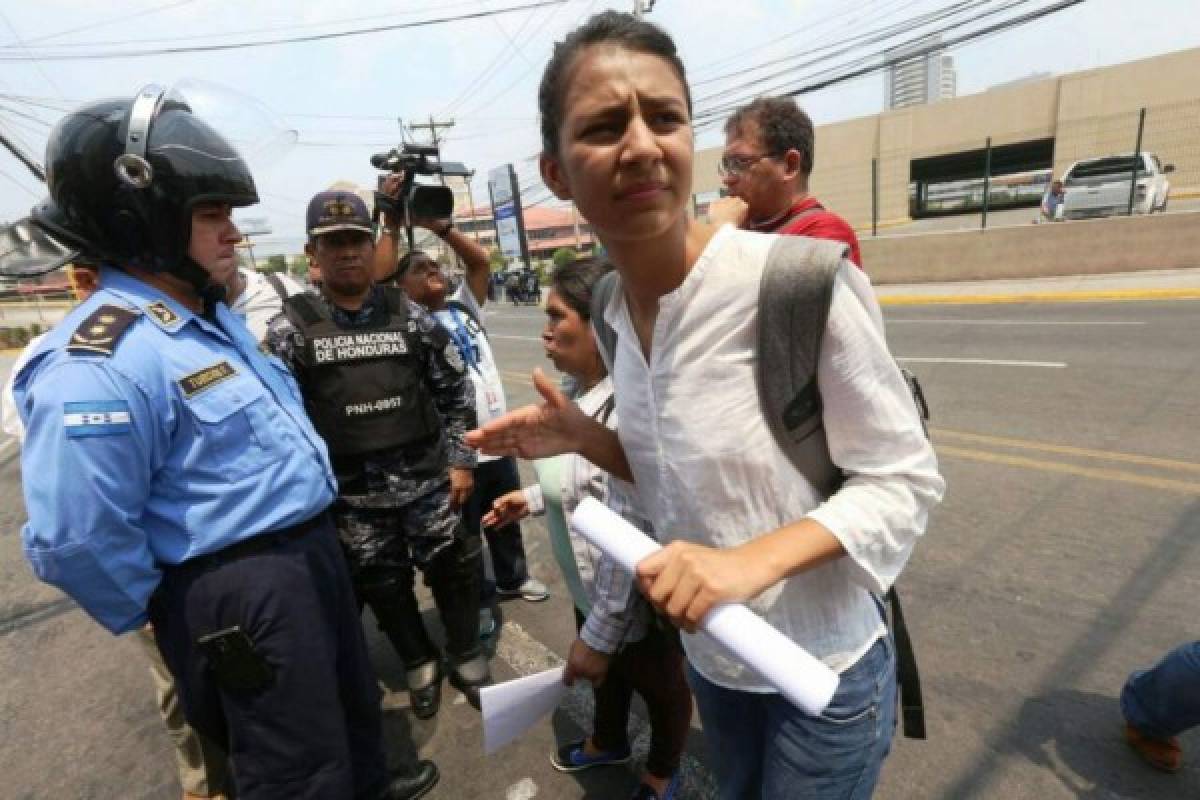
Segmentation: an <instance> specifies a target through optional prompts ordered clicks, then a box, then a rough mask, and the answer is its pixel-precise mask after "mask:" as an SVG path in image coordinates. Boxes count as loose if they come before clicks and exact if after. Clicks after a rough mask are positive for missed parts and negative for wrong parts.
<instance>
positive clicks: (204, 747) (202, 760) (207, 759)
mask: <svg viewBox="0 0 1200 800" xmlns="http://www.w3.org/2000/svg"><path fill="white" fill-rule="evenodd" d="M137 639H138V642H140V643H141V645H142V649H143V650H144V651H145V653H146V657H147V658H148V659H149V661H150V674H151V676H153V678H154V688H155V692H156V693H157V695H158V710H159V713H161V714H162V718H163V724H165V725H166V726H167V733H168V734H169V735H170V737H171V742H172V744H173V745H174V746H175V761H176V763H177V765H178V768H179V783H180V785H181V786H182V787H183V791H185V792H187V793H188V794H194V795H199V796H200V797H216V796H217V795H220V794H222V793H223V792H224V791H225V790H226V787H228V786H229V785H230V780H229V767H228V761H227V759H226V757H225V753H224V751H223V750H222V749H221V747H220V746H219V745H218V744H217V743H216V742H213V741H212V740H211V739H209V738H208V737H206V736H203V735H201V734H199V733H197V732H196V731H194V730H192V728H191V726H189V725H188V724H187V721H186V720H185V719H184V718H183V708H182V707H181V706H180V704H179V695H178V694H177V693H176V692H175V679H174V678H172V677H171V673H170V672H169V671H168V670H167V665H166V664H164V663H163V660H162V655H161V654H160V653H159V652H158V643H157V642H156V641H155V640H154V630H153V629H152V628H151V627H150V626H149V625H147V626H145V627H144V628H141V629H140V630H139V631H138V632H137Z"/></svg>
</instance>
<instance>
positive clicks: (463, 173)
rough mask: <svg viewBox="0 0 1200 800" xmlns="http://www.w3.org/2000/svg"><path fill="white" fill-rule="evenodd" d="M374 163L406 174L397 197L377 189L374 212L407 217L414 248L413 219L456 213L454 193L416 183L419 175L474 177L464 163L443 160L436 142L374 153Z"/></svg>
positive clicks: (373, 165) (407, 145)
mask: <svg viewBox="0 0 1200 800" xmlns="http://www.w3.org/2000/svg"><path fill="white" fill-rule="evenodd" d="M371 166H372V167H374V168H375V169H381V170H385V171H387V172H398V173H403V175H404V182H403V183H402V184H401V186H400V196H399V197H398V198H393V197H389V196H388V195H386V194H383V193H382V192H375V213H376V215H378V214H381V213H388V214H392V215H394V216H395V217H399V218H400V219H403V220H404V229H405V232H406V233H407V234H408V246H409V248H410V249H411V248H412V247H413V232H412V220H413V219H414V218H425V219H445V218H447V217H449V216H450V215H451V214H453V213H454V192H452V191H450V189H449V188H448V187H446V186H433V185H430V184H424V183H417V180H416V178H417V176H418V175H440V176H446V175H449V176H452V177H455V176H458V177H464V178H467V177H470V176H471V171H470V170H468V169H467V168H466V167H465V166H463V165H462V164H459V163H458V162H455V161H442V157H441V152H440V151H439V149H438V147H437V145H425V144H409V143H404V144H402V145H400V146H399V147H394V148H392V149H391V150H389V151H388V152H386V153H376V154H375V155H373V156H371Z"/></svg>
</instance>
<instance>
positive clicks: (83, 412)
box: [63, 400, 133, 439]
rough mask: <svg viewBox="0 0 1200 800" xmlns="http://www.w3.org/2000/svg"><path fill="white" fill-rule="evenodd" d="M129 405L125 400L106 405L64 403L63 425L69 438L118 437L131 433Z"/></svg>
mask: <svg viewBox="0 0 1200 800" xmlns="http://www.w3.org/2000/svg"><path fill="white" fill-rule="evenodd" d="M131 420H132V418H131V417H130V415H129V404H128V403H126V402H125V401H124V400H114V401H111V402H105V403H63V425H64V426H65V427H66V429H67V436H68V437H70V438H72V439H77V438H80V437H83V436H117V435H121V434H127V433H130V432H131V431H132V430H133V426H132V425H131V424H130V422H131Z"/></svg>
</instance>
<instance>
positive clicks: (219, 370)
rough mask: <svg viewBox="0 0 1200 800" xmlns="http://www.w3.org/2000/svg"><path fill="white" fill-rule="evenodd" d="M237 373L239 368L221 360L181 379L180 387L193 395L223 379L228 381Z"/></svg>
mask: <svg viewBox="0 0 1200 800" xmlns="http://www.w3.org/2000/svg"><path fill="white" fill-rule="evenodd" d="M234 375H237V370H236V369H234V368H233V366H232V365H230V363H229V362H228V361H219V362H217V363H216V364H213V365H212V366H211V367H205V368H204V369H202V370H197V371H196V372H193V373H192V374H191V375H185V376H183V377H182V378H180V379H179V388H180V389H183V394H184V396H186V397H189V398H191V397H193V396H195V395H197V394H199V393H200V392H203V391H204V390H205V389H211V388H212V387H214V386H216V385H217V384H218V383H220V382H221V381H226V380H229V379H230V378H232V377H233V376H234Z"/></svg>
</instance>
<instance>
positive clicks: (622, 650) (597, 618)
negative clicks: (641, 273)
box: [483, 259, 692, 800]
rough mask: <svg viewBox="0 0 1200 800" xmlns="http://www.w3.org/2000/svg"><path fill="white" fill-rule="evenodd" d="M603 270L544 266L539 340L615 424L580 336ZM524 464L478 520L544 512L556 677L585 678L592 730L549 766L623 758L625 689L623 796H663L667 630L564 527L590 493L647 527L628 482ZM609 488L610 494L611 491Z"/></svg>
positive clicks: (668, 701) (676, 740)
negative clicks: (639, 730) (638, 727)
mask: <svg viewBox="0 0 1200 800" xmlns="http://www.w3.org/2000/svg"><path fill="white" fill-rule="evenodd" d="M610 269H611V266H609V265H608V264H606V263H604V262H600V261H597V260H593V259H583V260H580V261H575V262H573V263H571V264H567V265H565V266H563V267H561V268H559V269H558V270H556V271H555V272H554V275H553V276H552V277H551V289H550V293H549V295H548V296H547V298H546V318H547V319H546V327H545V328H544V329H543V331H542V342H543V344H544V345H545V348H546V355H547V357H549V358H550V360H551V361H553V362H554V366H555V367H557V368H558V369H559V371H561V372H564V373H566V374H567V375H568V376H570V377H571V379H572V382H573V383H574V386H575V387H576V391H575V392H574V396H573V398H572V399H573V400H574V402H575V403H576V405H577V406H578V407H579V409H580V410H581V411H582V412H583V413H584V414H587V415H588V416H589V417H591V418H592V419H595V420H596V421H597V422H600V423H601V424H603V425H605V426H606V427H607V428H609V429H612V430H615V429H616V425H617V415H616V413H615V411H614V400H613V390H612V381H611V380H610V379H609V377H608V373H607V371H606V370H605V367H604V362H603V361H602V360H601V358H600V353H599V350H598V349H597V347H596V342H595V339H594V338H593V336H592V329H591V324H590V313H589V305H590V302H591V295H592V287H593V286H594V285H595V282H596V281H597V280H598V279H599V278H600V277H601V276H602V275H603V274H604V273H605V272H608V271H609V270H610ZM534 466H535V468H536V470H537V475H538V483H536V484H533V485H531V486H528V487H526V488H525V489H523V490H521V491H516V492H509V493H508V494H506V495H503V496H502V497H500V498H498V499H497V500H496V501H495V503H494V504H493V507H492V510H491V511H490V512H489V513H488V514H487V515H485V516H484V518H483V523H484V525H486V526H489V527H490V526H493V525H505V524H508V523H510V522H514V521H516V520H518V519H521V518H523V517H525V516H526V515H528V514H543V513H544V514H545V515H546V523H547V527H548V528H549V530H550V543H551V547H552V550H553V552H554V557H555V560H556V561H557V562H558V565H559V568H560V569H561V570H562V574H563V579H564V581H565V582H566V584H567V587H568V588H569V589H570V591H571V598H572V600H573V601H574V604H575V621H576V626H577V628H578V630H579V636H578V638H576V640H575V642H574V643H573V644H572V645H571V652H570V657H569V658H568V661H567V667H566V672H565V675H564V680H565V681H566V682H567V683H568V684H571V683H573V682H574V680H575V679H576V678H586V679H587V680H589V681H590V682H591V683H592V687H593V692H594V694H595V701H596V717H595V723H594V726H593V731H592V735H591V736H589V737H587V738H585V739H583V740H581V741H576V742H571V743H568V744H566V745H563V746H562V747H560V748H559V749H558V751H557V752H556V753H555V754H554V755H552V756H551V762H552V763H553V765H554V767H555V768H556V769H558V770H560V771H563V772H574V771H577V770H581V769H587V768H589V767H595V766H600V765H603V764H614V763H622V762H624V761H627V760H628V759H629V757H630V750H629V742H628V738H627V733H626V731H627V727H628V720H629V707H630V701H631V699H632V697H633V693H634V691H636V692H637V693H638V694H640V695H641V696H642V699H643V700H644V701H645V702H646V708H647V711H648V713H649V716H650V725H651V734H652V735H651V744H650V753H649V756H648V758H647V761H646V770H645V772H644V773H643V774H642V780H641V784H640V785H639V786H638V788H637V790H636V792H635V793H634V795H633V797H634V798H636V799H637V800H665V798H671V797H675V796H676V793H677V792H678V785H679V778H678V775H679V760H680V757H681V756H682V753H683V748H684V745H685V743H686V740H687V732H688V727H689V724H690V722H691V716H692V698H691V694H690V692H689V691H688V686H687V683H686V681H685V679H684V675H683V652H682V650H681V649H680V647H679V641H678V637H677V635H675V634H674V632H673V630H672V629H671V628H670V627H669V626H668V625H666V624H665V623H664V622H663V621H662V620H661V619H660V618H658V617H656V616H655V615H654V614H653V613H652V612H651V610H650V608H649V607H648V606H647V605H646V603H645V601H644V600H643V599H642V597H641V596H640V595H639V594H638V593H637V591H636V590H635V589H634V587H633V581H632V578H631V576H630V575H629V574H628V573H626V572H624V571H623V570H622V569H621V568H620V567H618V566H617V565H616V564H615V563H613V562H612V561H610V560H608V559H606V558H603V557H602V556H601V554H600V551H599V550H597V549H596V548H595V547H593V546H591V545H589V544H588V543H587V542H586V541H584V540H583V538H582V537H580V536H578V535H577V534H575V533H573V532H572V531H571V530H570V526H569V518H570V515H571V514H572V513H573V512H574V511H575V508H576V507H577V506H578V505H579V502H580V501H581V500H582V499H583V498H584V497H587V496H591V497H595V498H596V499H598V500H600V501H601V502H607V503H609V504H610V505H614V506H620V507H622V509H623V510H624V509H625V508H629V509H630V510H629V511H628V512H627V513H626V516H630V517H631V520H630V521H631V522H633V523H634V524H636V525H639V526H641V527H648V526H647V523H646V522H645V520H643V519H641V518H640V517H636V516H635V515H636V512H635V511H633V510H632V506H631V505H630V503H631V500H630V498H632V496H633V487H632V486H630V485H629V484H626V483H624V482H623V481H618V480H617V479H615V478H612V477H611V476H610V475H609V474H608V473H606V472H604V471H603V470H601V469H599V468H598V467H596V466H595V465H594V464H592V463H591V462H589V461H588V460H587V459H585V458H583V457H582V456H580V455H577V454H573V453H570V454H566V455H561V456H553V457H550V458H545V459H540V460H538V461H536V462H535V464H534ZM614 484H621V485H614ZM614 489H616V490H617V491H616V492H615V494H617V495H619V496H616V497H614V496H613V495H614V491H613V490H614Z"/></svg>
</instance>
